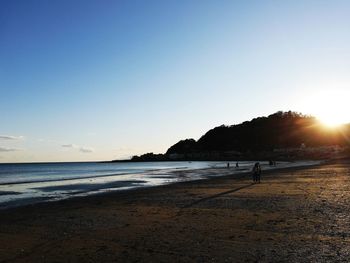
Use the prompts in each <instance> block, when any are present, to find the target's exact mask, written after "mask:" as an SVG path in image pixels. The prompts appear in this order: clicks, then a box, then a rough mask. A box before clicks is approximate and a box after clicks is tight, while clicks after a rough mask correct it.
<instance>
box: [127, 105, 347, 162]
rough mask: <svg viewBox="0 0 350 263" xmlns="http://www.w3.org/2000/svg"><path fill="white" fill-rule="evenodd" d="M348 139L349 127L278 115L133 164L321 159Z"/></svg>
mask: <svg viewBox="0 0 350 263" xmlns="http://www.w3.org/2000/svg"><path fill="white" fill-rule="evenodd" d="M349 138H350V124H347V125H343V126H341V127H338V128H334V129H333V128H327V127H326V126H324V125H323V124H322V123H320V122H319V121H318V120H317V119H316V118H315V117H313V116H309V115H303V114H301V113H297V112H292V111H288V112H282V111H279V112H276V113H274V114H271V115H269V116H267V117H258V118H255V119H252V120H251V121H246V122H243V123H241V124H236V125H231V126H226V125H221V126H219V127H215V128H214V129H211V130H209V131H208V132H207V133H205V134H204V135H203V136H202V137H201V138H200V139H199V140H198V141H196V140H194V139H186V140H181V141H179V142H178V143H176V144H174V145H173V146H171V147H170V148H169V149H168V150H167V152H166V153H165V154H158V155H153V154H152V153H148V154H146V155H143V156H135V157H133V160H136V161H137V160H140V161H145V160H152V161H154V160H173V159H177V160H222V159H226V160H229V159H250V158H260V157H265V158H269V157H270V158H272V157H273V158H278V157H281V156H284V157H286V156H287V157H291V156H292V155H298V156H294V157H300V158H302V157H315V158H318V157H320V158H321V157H325V156H324V154H325V153H329V151H335V148H336V149H337V151H339V149H340V148H341V149H342V150H344V149H345V148H347V147H348V146H349ZM283 153H284V154H283ZM286 153H288V154H286ZM311 155H312V156H311ZM142 157H144V158H142Z"/></svg>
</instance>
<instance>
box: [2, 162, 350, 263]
mask: <svg viewBox="0 0 350 263" xmlns="http://www.w3.org/2000/svg"><path fill="white" fill-rule="evenodd" d="M349 191H350V165H349V163H348V162H346V161H336V162H333V163H326V164H322V165H316V166H312V167H299V168H297V167H295V168H286V169H278V170H271V171H263V173H262V182H261V183H260V184H253V183H252V180H251V176H250V174H248V173H244V174H239V175H238V174H235V175H227V176H223V177H213V178H210V179H207V180H197V181H190V182H186V181H185V182H179V183H175V184H171V185H162V186H158V187H152V188H143V189H134V190H130V191H122V192H113V193H107V194H103V195H94V196H87V197H79V198H73V199H69V200H62V201H58V202H47V203H40V204H34V205H29V206H23V207H18V208H11V209H5V210H1V211H0V262H280V261H285V262H310V261H314V262H315V261H317V262H329V261H338V262H339V261H344V262H346V261H348V258H349V256H350V246H349V243H350V227H349V224H348V223H349V222H350V212H349V211H350V203H349V202H348V199H349Z"/></svg>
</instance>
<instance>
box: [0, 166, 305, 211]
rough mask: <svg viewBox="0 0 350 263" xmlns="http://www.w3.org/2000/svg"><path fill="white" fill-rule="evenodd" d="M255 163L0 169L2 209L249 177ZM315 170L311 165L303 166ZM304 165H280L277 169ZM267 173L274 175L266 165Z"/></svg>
mask: <svg viewBox="0 0 350 263" xmlns="http://www.w3.org/2000/svg"><path fill="white" fill-rule="evenodd" d="M254 163H255V162H253V161H252V162H239V168H236V167H235V164H236V162H230V168H227V162H142V163H141V162H140V163H132V162H127V163H121V162H119V163H97V162H96V163H93V162H80V163H25V164H17V163H16V164H0V209H3V208H9V207H14V206H21V205H27V204H33V203H38V202H48V201H55V200H62V199H67V198H71V197H76V196H86V195H91V194H99V193H106V192H111V191H125V190H128V189H133V188H141V187H152V186H158V185H164V184H170V183H175V182H181V181H191V180H201V179H206V178H210V177H213V176H223V175H229V174H237V173H242V172H248V171H250V170H251V167H252V166H253V164H254ZM303 164H304V165H305V164H312V162H311V163H310V162H307V163H305V162H304V163H303ZM295 165H302V164H301V163H286V162H285V163H278V165H277V167H286V166H295ZM262 166H263V169H271V168H273V167H269V166H268V165H267V163H262Z"/></svg>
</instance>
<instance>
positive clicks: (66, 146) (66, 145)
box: [61, 144, 79, 148]
mask: <svg viewBox="0 0 350 263" xmlns="http://www.w3.org/2000/svg"><path fill="white" fill-rule="evenodd" d="M61 146H62V147H64V148H78V147H79V146H78V145H75V144H62V145H61Z"/></svg>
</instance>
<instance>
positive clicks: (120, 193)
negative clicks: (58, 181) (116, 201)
mask: <svg viewBox="0 0 350 263" xmlns="http://www.w3.org/2000/svg"><path fill="white" fill-rule="evenodd" d="M308 161H309V160H308ZM323 163H325V161H320V163H316V164H309V165H300V166H292V167H276V168H272V169H268V170H264V171H263V173H262V176H264V175H265V174H270V173H273V172H278V171H283V170H292V171H293V170H296V169H306V168H308V167H313V166H318V165H322V164H323ZM211 169H213V168H204V169H192V170H188V171H187V172H198V171H202V170H211ZM220 169H222V170H223V171H226V172H227V168H226V167H219V168H215V170H220ZM230 169H235V168H230ZM181 171H183V170H181ZM181 171H180V172H181ZM228 171H230V170H228ZM233 171H234V170H233ZM233 171H232V172H233ZM118 175H119V174H118ZM249 175H251V171H242V172H236V173H231V174H228V175H219V176H213V177H207V178H198V179H191V180H185V181H176V182H170V183H166V184H162V185H155V186H143V187H134V188H130V189H118V190H110V191H106V192H100V193H90V194H87V195H85V196H81V195H79V194H81V193H77V194H76V195H74V194H73V195H71V196H69V197H66V198H63V199H58V200H53V199H46V198H44V197H43V198H42V199H41V200H40V199H39V200H38V202H34V203H24V204H23V203H22V204H21V201H19V204H17V205H10V206H8V207H7V206H4V207H1V208H0V215H1V212H2V211H7V210H12V209H20V208H25V207H33V206H40V205H46V204H47V205H51V204H55V203H61V202H62V203H64V202H69V201H73V200H77V201H78V202H79V201H84V199H94V198H104V197H106V198H108V197H111V198H112V197H124V196H125V197H126V198H127V197H128V196H129V195H133V194H139V193H143V192H144V191H146V192H148V191H150V192H152V190H153V189H155V190H156V189H162V188H164V189H168V188H170V189H171V188H172V186H176V185H178V186H181V185H191V184H196V183H198V182H200V181H213V182H215V180H220V179H223V180H224V179H229V178H231V177H234V178H235V179H239V178H243V177H244V176H249ZM112 176H114V175H109V176H107V177H112ZM95 177H105V176H95ZM84 179H85V178H84ZM66 180H72V179H62V181H66ZM86 193H89V192H86Z"/></svg>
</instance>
